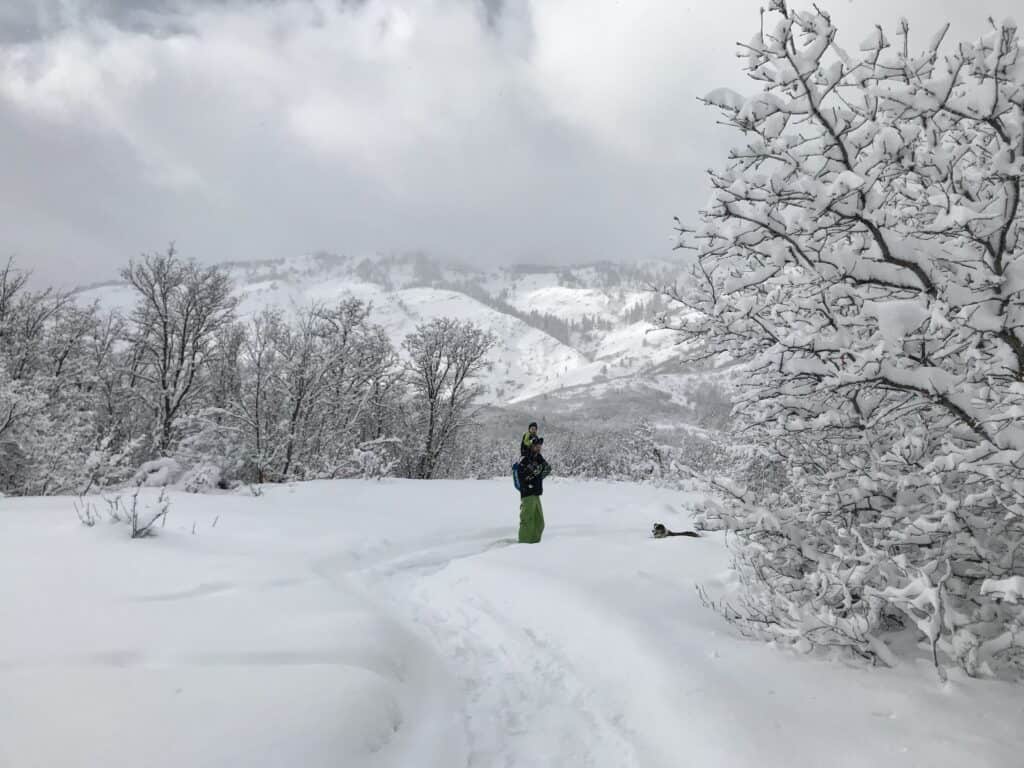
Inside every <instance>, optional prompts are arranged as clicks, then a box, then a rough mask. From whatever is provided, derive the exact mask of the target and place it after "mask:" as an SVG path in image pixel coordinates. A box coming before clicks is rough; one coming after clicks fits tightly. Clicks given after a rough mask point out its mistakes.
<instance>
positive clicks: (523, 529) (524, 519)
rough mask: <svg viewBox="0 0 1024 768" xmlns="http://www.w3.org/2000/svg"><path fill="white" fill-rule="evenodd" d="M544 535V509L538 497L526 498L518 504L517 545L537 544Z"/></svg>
mask: <svg viewBox="0 0 1024 768" xmlns="http://www.w3.org/2000/svg"><path fill="white" fill-rule="evenodd" d="M542 533H544V508H543V507H542V506H541V505H540V496H527V497H526V498H525V499H523V500H522V501H521V502H520V503H519V543H520V544H537V543H538V542H540V536H541V534H542Z"/></svg>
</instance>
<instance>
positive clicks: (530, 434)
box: [519, 421, 537, 456]
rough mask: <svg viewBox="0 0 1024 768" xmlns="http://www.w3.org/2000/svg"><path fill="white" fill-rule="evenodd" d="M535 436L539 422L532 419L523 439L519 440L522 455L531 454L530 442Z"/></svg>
mask: <svg viewBox="0 0 1024 768" xmlns="http://www.w3.org/2000/svg"><path fill="white" fill-rule="evenodd" d="M535 437H537V422H536V421H531V422H530V424H529V426H527V428H526V431H525V432H524V433H523V439H522V440H520V441H519V455H520V456H528V455H529V454H530V443H531V442H532V441H533V439H534V438H535Z"/></svg>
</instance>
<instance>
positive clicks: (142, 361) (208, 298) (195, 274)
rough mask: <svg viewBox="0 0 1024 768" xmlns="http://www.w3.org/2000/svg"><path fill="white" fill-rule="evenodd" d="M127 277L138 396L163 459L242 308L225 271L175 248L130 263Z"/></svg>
mask: <svg viewBox="0 0 1024 768" xmlns="http://www.w3.org/2000/svg"><path fill="white" fill-rule="evenodd" d="M121 276H122V277H123V278H124V280H125V282H127V283H128V284H129V285H130V286H131V287H132V288H133V289H134V290H135V292H136V294H137V295H138V301H137V303H136V305H135V307H134V308H133V310H132V312H131V315H130V317H129V318H128V326H127V332H128V338H129V340H130V342H131V345H132V352H133V354H132V358H131V362H132V368H131V376H132V377H133V379H134V380H135V386H134V387H133V393H134V394H135V396H136V397H138V398H139V399H140V400H141V401H142V403H144V405H145V406H146V408H147V409H148V410H149V411H150V412H151V413H152V414H153V419H154V424H153V440H154V449H155V451H156V452H157V453H159V454H161V455H164V454H167V453H168V452H169V450H170V448H171V445H172V443H173V442H174V440H175V439H176V438H178V437H179V436H180V435H179V434H178V433H177V431H176V427H177V422H178V420H179V418H180V417H182V416H184V415H186V414H187V413H188V412H189V408H190V407H191V406H192V405H194V404H196V403H197V402H199V401H200V400H201V399H202V397H203V394H204V390H205V388H206V386H207V385H208V383H209V382H208V378H207V376H206V370H205V368H206V367H207V366H208V364H209V363H210V362H211V360H212V359H213V358H214V357H215V355H216V344H215V342H216V339H217V338H218V334H219V333H220V332H221V330H222V329H223V328H224V327H226V326H228V325H230V323H231V322H232V321H233V317H234V310H235V306H236V304H237V300H236V299H235V298H234V296H233V295H232V293H231V282H230V279H229V278H228V275H227V273H226V272H225V271H224V270H222V269H220V268H218V267H206V268H203V267H200V266H199V265H198V264H196V263H195V262H194V261H182V260H181V259H180V258H178V255H177V253H176V252H175V250H174V248H173V246H172V247H171V248H170V249H168V251H167V253H166V254H157V255H151V256H146V257H144V258H143V259H142V260H141V261H138V262H134V261H133V262H131V263H130V264H129V265H128V267H126V268H125V269H124V270H123V271H122V273H121Z"/></svg>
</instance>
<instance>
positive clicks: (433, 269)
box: [79, 255, 699, 424]
mask: <svg viewBox="0 0 1024 768" xmlns="http://www.w3.org/2000/svg"><path fill="white" fill-rule="evenodd" d="M223 266H224V267H225V268H226V269H227V270H228V271H229V272H230V274H231V276H232V279H233V282H234V284H235V286H236V292H237V294H238V297H239V299H240V307H239V311H240V314H241V315H242V316H243V317H246V316H251V315H254V314H256V313H258V312H260V311H261V310H262V309H264V308H266V307H281V308H285V309H288V308H292V307H301V306H306V305H309V304H312V303H324V304H330V303H333V302H336V301H338V300H340V299H341V298H343V297H346V296H353V297H355V298H358V299H361V300H363V301H365V302H367V303H369V304H370V305H371V306H372V308H373V309H372V319H373V321H374V322H375V323H378V324H380V325H381V326H383V327H384V328H385V330H386V332H387V333H388V335H389V337H390V338H391V340H392V342H393V343H394V344H395V346H396V347H399V348H400V345H401V341H402V339H403V338H404V337H405V336H406V335H407V334H409V333H410V332H412V331H413V330H414V329H415V327H416V326H417V324H419V323H421V322H424V321H428V320H430V319H432V318H435V317H441V316H447V317H454V318H458V319H460V320H469V321H472V322H473V323H475V324H477V325H479V326H481V327H482V328H485V329H487V330H490V331H492V332H493V333H494V334H495V336H496V337H497V338H498V344H497V345H496V347H495V349H494V350H493V351H492V353H491V355H490V360H489V362H490V369H489V372H488V374H487V376H486V378H485V379H484V381H483V382H482V384H483V385H484V387H485V393H484V401H485V402H486V403H488V404H490V405H493V406H499V407H500V406H510V405H517V406H519V407H520V408H527V409H530V410H533V411H538V412H539V413H538V416H539V417H540V418H544V417H546V416H548V415H559V416H562V417H571V416H572V415H573V414H575V415H582V414H586V413H588V409H589V408H590V407H591V406H592V405H597V404H599V403H600V401H601V400H603V399H606V398H607V397H608V396H609V393H617V394H616V395H615V396H616V397H619V396H620V395H621V394H623V393H626V392H628V398H629V399H630V400H631V401H633V402H634V403H636V404H637V406H638V407H637V408H636V409H635V410H636V411H637V412H643V413H645V414H646V415H648V416H649V417H651V418H652V419H653V420H655V421H658V420H661V421H664V422H666V424H668V423H676V422H678V421H679V419H680V418H684V419H689V416H688V411H687V403H686V402H685V400H686V398H685V397H683V398H682V399H680V397H679V396H678V394H679V392H682V391H688V390H690V389H692V386H691V385H692V384H694V382H693V381H692V379H693V377H694V373H693V372H692V371H687V370H685V369H683V368H682V367H681V366H680V365H679V364H678V358H679V349H678V347H677V346H676V342H675V339H674V337H673V336H672V334H669V333H664V332H657V331H656V330H655V326H654V323H653V321H654V320H655V318H656V316H657V314H658V313H659V312H661V311H663V309H664V304H663V301H662V297H661V296H660V295H659V294H658V293H657V292H655V291H653V290H652V287H653V286H659V285H664V284H666V283H668V282H671V281H673V280H675V279H678V277H679V276H680V275H681V274H682V273H683V266H682V265H681V264H679V263H674V262H670V261H665V262H656V263H646V264H637V265H628V266H626V265H614V264H592V265H584V266H577V267H565V268H552V267H530V266H521V265H517V266H514V267H509V268H502V269H493V270H489V271H485V270H477V269H473V268H470V267H464V266H457V265H446V264H442V263H440V262H437V261H434V260H431V259H429V258H426V257H424V256H421V255H416V256H400V257H388V258H377V259H373V260H371V259H353V258H346V257H340V256H330V255H317V256H309V257H304V258H297V259H284V260H279V261H264V262H233V263H227V264H225V265H223ZM79 295H80V297H81V298H82V299H83V300H87V301H91V300H98V301H99V302H100V303H101V304H102V305H104V306H107V307H117V308H121V309H125V308H127V307H128V306H130V305H131V302H132V301H133V297H132V295H131V291H130V289H128V288H127V286H125V285H123V284H118V283H107V284H102V285H96V286H90V287H88V288H84V289H82V290H81V291H80V292H79ZM698 375H699V374H698ZM688 381H689V382H690V383H687V382H688ZM697 384H699V382H697ZM549 409H550V410H549ZM597 410H598V411H599V412H600V411H601V409H600V407H598V408H597ZM691 410H692V409H691ZM608 415H609V416H610V417H611V418H613V419H614V418H619V417H620V416H622V417H623V418H632V416H629V414H625V415H623V414H620V413H619V412H618V411H616V412H615V413H609V414H608Z"/></svg>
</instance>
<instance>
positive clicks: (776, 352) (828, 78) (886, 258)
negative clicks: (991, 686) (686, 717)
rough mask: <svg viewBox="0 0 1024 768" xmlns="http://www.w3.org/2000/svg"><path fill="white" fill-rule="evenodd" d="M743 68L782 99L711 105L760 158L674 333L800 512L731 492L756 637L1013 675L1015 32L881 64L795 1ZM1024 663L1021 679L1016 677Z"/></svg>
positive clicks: (883, 58) (876, 49) (680, 294)
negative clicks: (914, 640) (924, 657)
mask: <svg viewBox="0 0 1024 768" xmlns="http://www.w3.org/2000/svg"><path fill="white" fill-rule="evenodd" d="M772 7H773V12H772V13H771V14H769V15H768V16H766V17H765V18H764V20H763V23H762V29H761V31H760V32H759V33H758V34H757V35H755V36H754V38H753V39H752V40H751V41H750V43H749V44H747V45H746V46H744V47H743V52H744V53H745V55H746V62H747V73H748V75H749V76H750V77H751V78H752V79H753V80H754V81H755V82H757V83H759V84H760V85H762V86H763V90H762V91H761V92H760V93H758V94H757V95H755V96H753V97H751V98H748V99H727V98H721V97H720V96H715V97H714V98H712V99H710V101H711V102H713V103H714V106H716V107H718V108H719V109H720V110H721V112H722V115H723V117H724V120H725V122H726V123H727V124H729V125H731V126H732V127H733V128H735V129H736V130H737V131H738V132H740V133H741V134H742V136H743V141H742V143H741V144H739V145H738V146H737V147H736V148H735V149H734V150H733V151H732V153H731V154H730V157H729V162H728V164H727V165H726V167H725V168H724V170H721V171H718V172H713V173H712V174H711V182H712V184H713V187H714V196H713V200H712V202H711V204H710V206H709V207H708V209H707V210H706V211H705V212H704V214H703V222H702V225H701V226H700V228H699V229H697V230H696V231H695V232H691V233H687V235H688V237H687V240H686V242H687V244H688V245H690V246H691V247H695V248H696V249H697V254H698V262H697V266H696V268H695V270H694V272H693V276H692V279H691V280H690V281H689V283H688V284H687V285H684V286H680V287H677V288H675V289H673V290H672V291H671V294H672V296H673V298H674V299H675V301H676V304H677V307H678V309H680V310H681V311H679V312H677V313H676V315H675V318H676V319H675V320H674V321H673V322H672V323H670V326H671V327H673V328H675V329H676V330H678V331H679V332H680V333H682V334H683V335H684V336H685V337H686V338H688V339H689V340H691V342H692V343H694V344H696V345H698V346H697V348H696V349H697V351H696V352H695V356H700V355H710V356H728V357H730V358H731V359H733V360H738V361H743V363H744V364H745V370H746V375H745V377H744V378H743V380H742V385H741V387H740V389H739V394H738V402H737V411H736V415H737V429H740V430H742V431H743V434H744V435H745V436H746V439H747V440H748V441H750V442H752V443H753V444H757V445H758V446H759V447H760V448H761V450H763V451H765V452H766V453H768V454H770V455H774V456H778V457H780V458H782V459H784V460H785V461H786V463H787V465H788V466H789V468H790V469H789V478H788V480H789V482H788V483H787V484H786V485H785V487H784V488H782V489H779V490H776V491H771V492H767V493H760V494H751V493H748V492H745V491H744V489H743V488H737V489H735V492H734V493H723V494H722V504H723V506H724V507H725V508H727V514H726V515H725V517H726V518H727V519H729V520H730V521H731V525H732V526H733V527H734V528H735V529H736V530H737V532H738V533H739V537H738V541H739V542H740V545H739V547H738V549H737V554H738V565H739V568H740V570H741V573H742V574H743V578H744V582H745V584H746V587H747V592H746V597H745V606H746V609H745V610H741V611H740V612H739V614H737V617H736V618H737V620H738V621H746V622H747V626H748V627H752V628H754V629H756V630H757V631H758V632H760V633H761V634H763V635H767V636H770V637H773V638H786V639H790V640H792V641H793V642H795V643H798V644H800V645H801V646H805V647H810V646H816V645H832V646H843V647H848V648H851V649H853V650H855V651H856V652H858V653H861V654H865V655H868V656H871V657H872V658H878V659H882V660H883V661H890V660H891V659H890V658H889V656H888V654H887V652H886V650H885V649H884V646H883V645H882V639H883V638H884V636H885V633H886V632H887V631H888V630H890V629H891V628H893V627H894V626H897V625H900V624H905V625H912V626H915V627H916V628H917V629H918V630H919V631H920V633H921V635H922V636H923V638H925V639H926V641H927V644H928V647H929V648H930V649H931V650H932V651H933V653H934V656H935V659H936V663H937V664H944V663H946V662H947V661H952V662H954V663H956V664H959V665H960V666H962V667H963V668H964V669H965V670H966V671H967V672H968V673H969V674H979V673H984V672H989V671H994V670H996V669H997V668H998V667H1000V666H1004V665H1006V664H1009V663H1010V662H1012V661H1013V660H1014V658H1015V654H1019V653H1020V652H1021V648H1022V645H1024V632H1022V631H1021V628H1022V622H1024V609H1022V607H1021V605H1020V604H1019V603H1013V602H1011V601H1006V600H1004V601H999V600H996V599H993V598H992V597H991V596H990V594H989V593H987V592H985V590H984V589H983V585H984V584H986V583H992V582H993V581H997V580H1006V579H1011V578H1015V577H1017V576H1020V575H1022V574H1024V560H1022V558H1021V550H1022V545H1024V425H1022V424H1021V416H1022V415H1024V243H1022V241H1021V222H1022V208H1021V175H1022V173H1024V57H1022V55H1021V50H1020V38H1019V34H1018V30H1017V29H1016V27H1014V26H1013V25H1012V24H1010V23H1006V24H1004V25H1002V26H995V25H994V26H993V27H992V29H991V31H990V32H989V33H988V34H986V35H985V36H984V37H983V38H982V39H981V40H979V41H977V42H975V43H961V44H958V45H956V46H952V47H950V48H949V49H948V51H945V52H944V49H943V48H942V44H943V41H944V37H945V29H943V30H941V31H940V33H939V34H937V35H935V36H934V37H932V38H931V39H929V40H926V41H925V44H924V45H923V47H922V49H921V50H920V52H917V53H914V52H913V51H914V49H915V45H914V40H913V38H912V35H911V33H910V27H909V24H907V23H906V22H903V23H901V25H900V26H899V29H898V30H897V32H896V34H895V36H894V37H893V39H892V40H890V39H889V38H888V37H887V36H886V35H885V34H884V33H883V32H882V30H881V29H879V30H877V31H876V32H875V33H873V34H872V35H871V36H870V37H869V38H868V39H867V40H865V41H864V42H863V43H862V44H861V45H860V48H859V51H856V52H853V51H851V50H849V49H847V48H844V47H842V46H841V45H840V43H839V40H838V31H837V29H836V28H835V26H834V25H833V23H832V20H831V19H830V17H829V15H828V14H827V13H826V12H825V11H823V10H818V9H815V10H814V11H806V12H805V11H795V10H791V9H789V8H788V7H787V6H786V3H785V2H781V1H780V0H776V1H775V2H774V3H773V5H772ZM1018 658H1019V657H1018Z"/></svg>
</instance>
